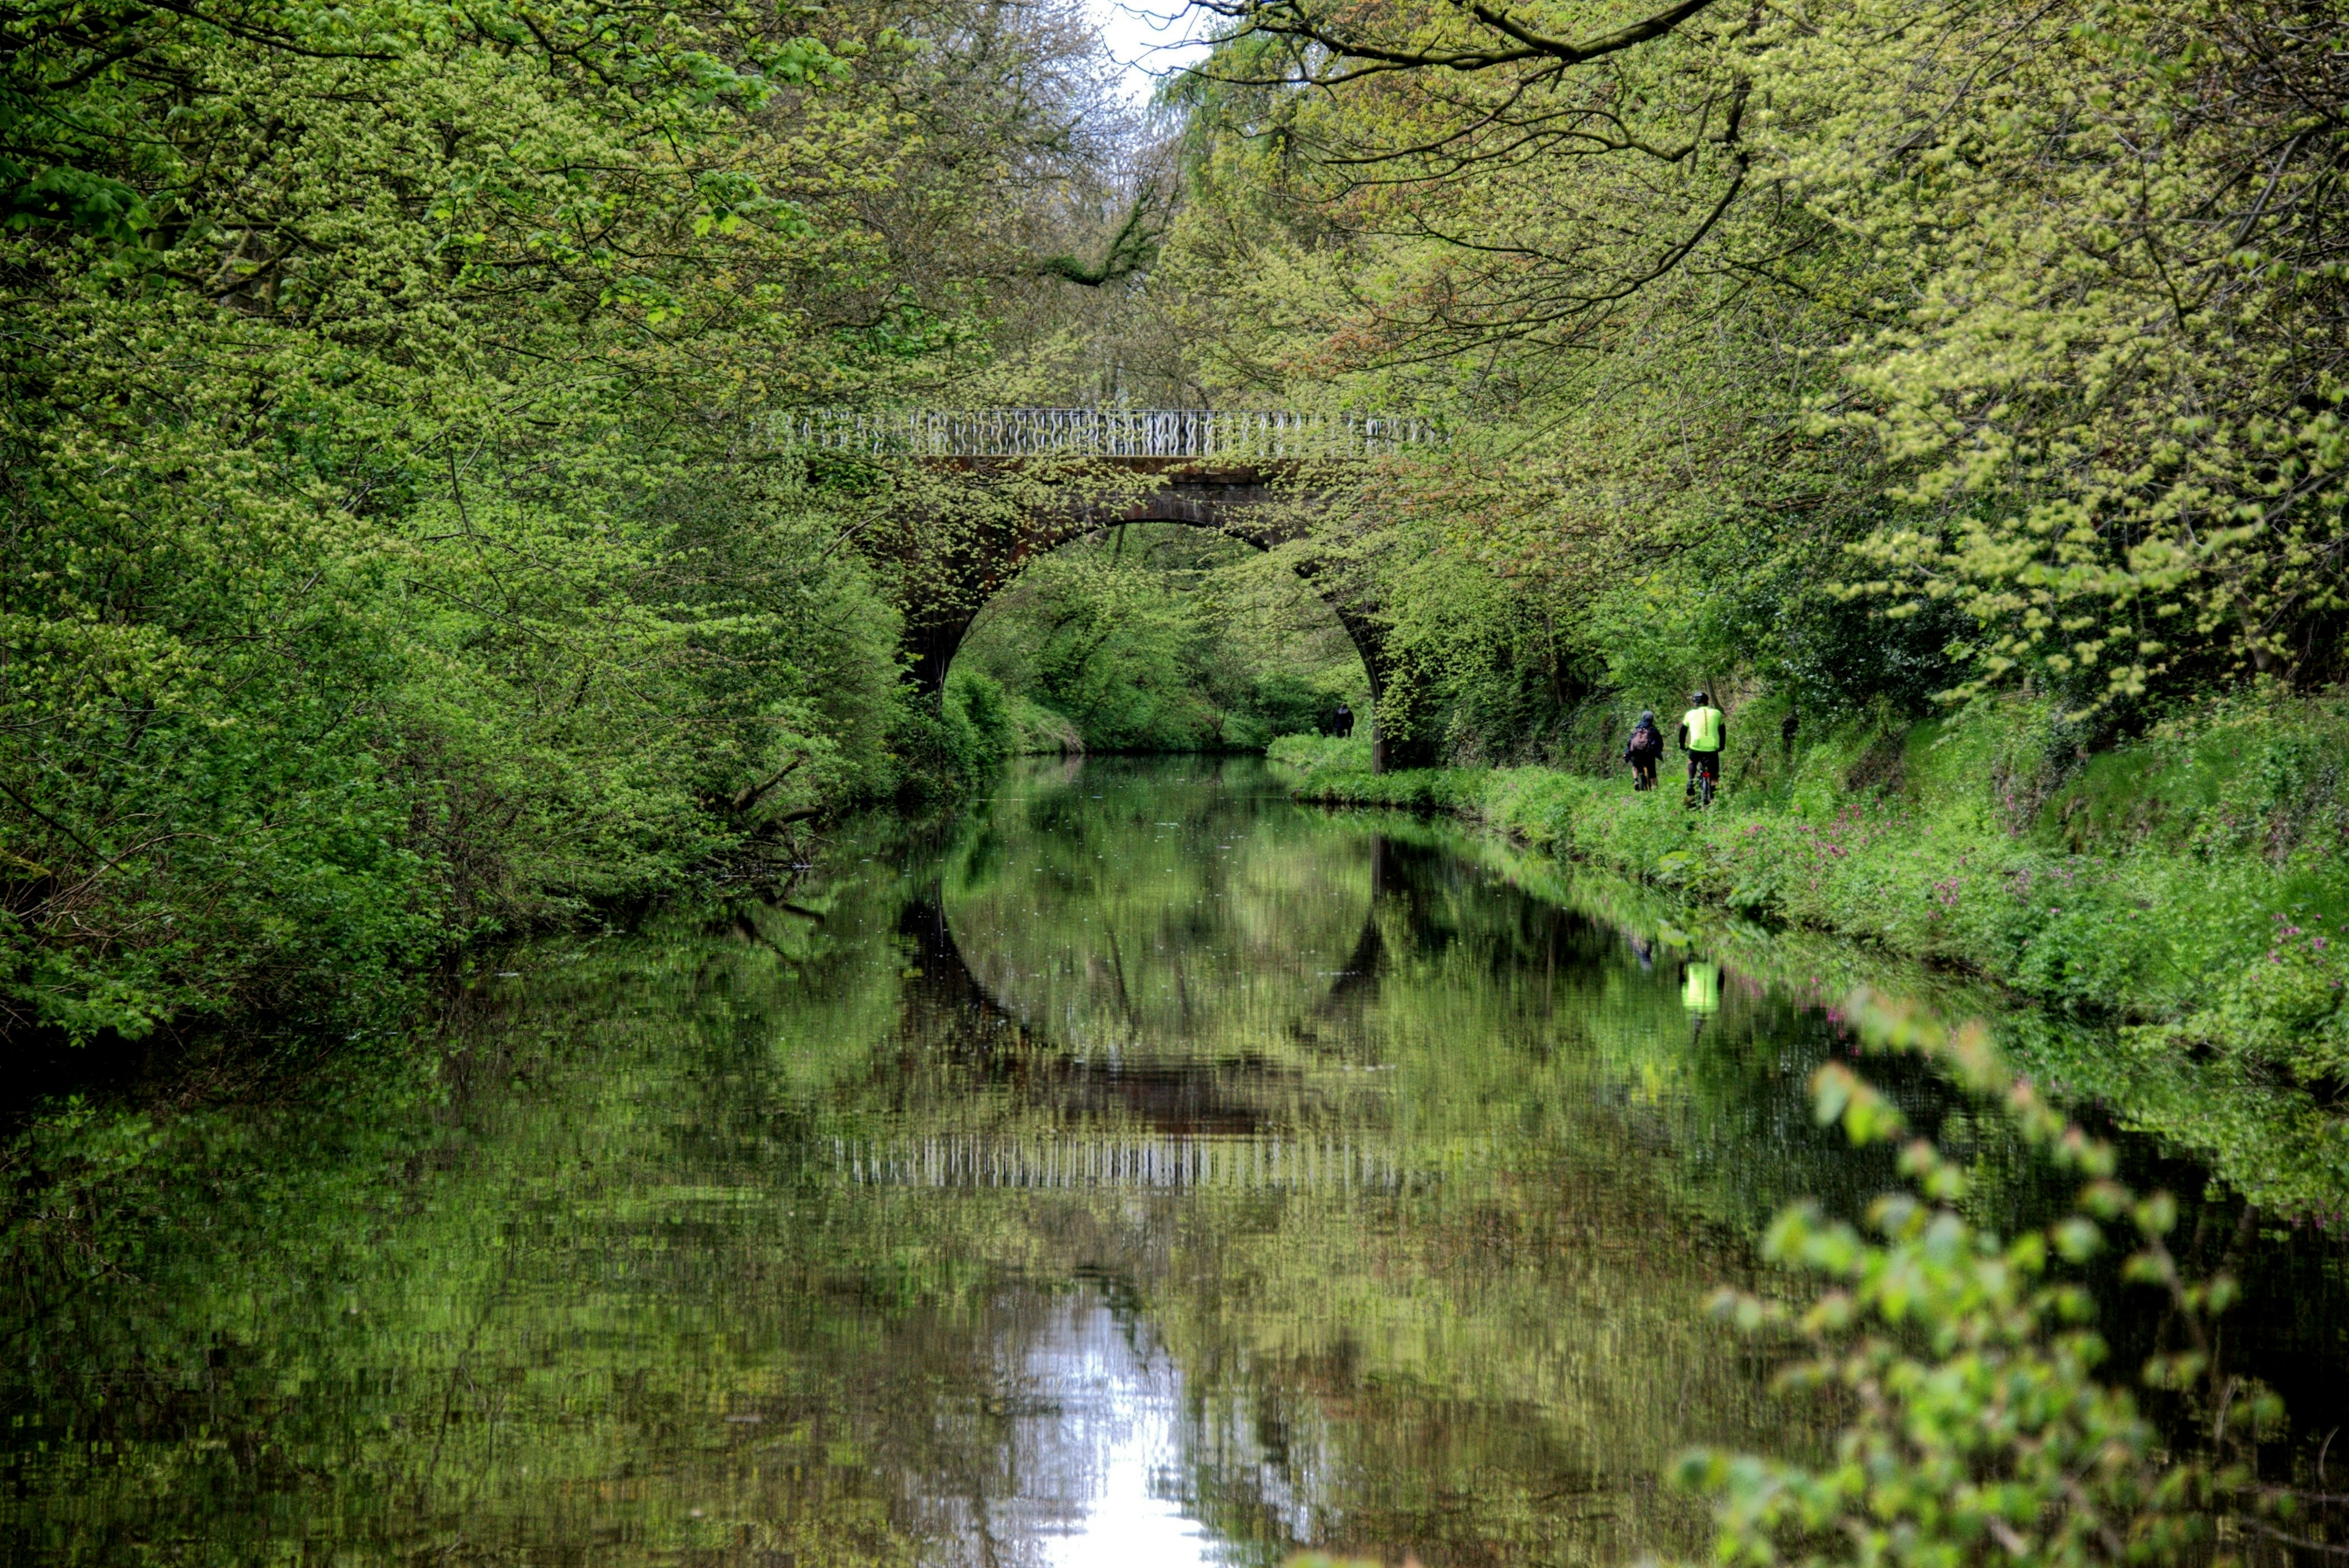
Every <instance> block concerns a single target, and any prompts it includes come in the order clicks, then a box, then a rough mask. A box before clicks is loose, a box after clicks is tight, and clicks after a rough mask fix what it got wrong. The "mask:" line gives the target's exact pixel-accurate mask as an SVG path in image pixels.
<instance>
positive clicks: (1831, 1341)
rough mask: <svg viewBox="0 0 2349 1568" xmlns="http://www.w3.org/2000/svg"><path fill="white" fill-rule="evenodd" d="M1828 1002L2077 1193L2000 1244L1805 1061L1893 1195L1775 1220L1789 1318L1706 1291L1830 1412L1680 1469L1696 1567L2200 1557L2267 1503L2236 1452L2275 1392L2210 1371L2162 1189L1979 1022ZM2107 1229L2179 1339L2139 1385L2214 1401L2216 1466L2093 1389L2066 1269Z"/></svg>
mask: <svg viewBox="0 0 2349 1568" xmlns="http://www.w3.org/2000/svg"><path fill="white" fill-rule="evenodd" d="M1846 1012H1847V1016H1849V1017H1851V1018H1853V1019H1854V1020H1855V1021H1856V1022H1857V1023H1858V1025H1859V1026H1860V1028H1861V1030H1862V1032H1863V1033H1864V1035H1865V1037H1866V1038H1867V1039H1868V1042H1869V1043H1870V1044H1874V1045H1876V1046H1878V1047H1879V1048H1881V1047H1886V1046H1894V1047H1899V1048H1904V1049H1914V1050H1918V1051H1921V1052H1922V1053H1924V1054H1927V1055H1929V1056H1930V1057H1932V1058H1933V1059H1934V1060H1935V1061H1936V1062H1937V1063H1938V1064H1940V1065H1941V1066H1942V1067H1943V1068H1944V1070H1946V1071H1949V1072H1950V1073H1951V1075H1953V1076H1955V1077H1957V1078H1958V1079H1959V1080H1960V1081H1961V1083H1963V1084H1964V1085H1966V1086H1967V1087H1968V1088H1970V1089H1971V1090H1972V1091H1973V1092H1974V1093H1975V1094H1977V1095H1979V1096H1982V1097H1983V1098H1985V1099H1988V1100H1992V1101H1995V1102H1996V1103H1998V1105H1999V1106H2000V1107H2001V1109H2002V1111H2003V1112H2004V1113H2005V1115H2006V1116H2007V1118H2008V1119H2009V1120H2010V1122H2011V1123H2012V1125H2013V1127H2014V1128H2015V1129H2016V1130H2017V1131H2018V1132H2019V1133H2020V1134H2021V1135H2022V1137H2023V1141H2024V1143H2025V1144H2026V1146H2027V1147H2029V1148H2030V1149H2031V1150H2032V1151H2033V1153H2034V1154H2035V1155H2037V1156H2038V1157H2039V1158H2043V1159H2044V1160H2047V1161H2049V1162H2051V1163H2052V1164H2053V1165H2054V1167H2055V1168H2057V1169H2059V1170H2061V1171H2063V1172H2064V1173H2066V1174H2067V1175H2069V1176H2071V1177H2073V1178H2075V1179H2079V1180H2081V1181H2082V1182H2083V1185H2082V1187H2081V1188H2080V1189H2079V1191H2078V1194H2077V1197H2076V1199H2075V1201H2074V1204H2073V1208H2072V1212H2070V1213H2069V1214H2067V1215H2064V1217H2062V1218H2059V1219H2057V1220H2054V1221H2052V1222H2050V1223H2048V1224H2046V1225H2044V1226H2041V1227H2038V1228H2035V1229H2030V1230H2025V1231H2022V1232H2021V1233H2020V1234H2017V1235H2015V1236H2013V1238H2012V1239H2009V1238H2006V1237H2002V1235H2000V1234H1999V1233H1998V1232H1997V1231H1994V1230H1992V1229H1991V1228H1990V1227H1988V1226H1986V1225H1984V1224H1983V1223H1982V1222H1981V1221H1980V1220H1976V1219H1974V1218H1971V1217H1970V1216H1969V1214H1968V1213H1967V1211H1966V1207H1965V1203H1966V1199H1967V1196H1968V1193H1969V1190H1970V1189H1971V1186H1972V1173H1971V1170H1970V1168H1969V1167H1968V1165H1967V1163H1966V1162H1964V1161H1962V1160H1960V1159H1957V1158H1951V1156H1949V1155H1948V1154H1946V1153H1944V1152H1943V1151H1942V1150H1941V1149H1940V1148H1938V1147H1935V1146H1934V1144H1933V1143H1932V1142H1930V1140H1928V1139H1925V1138H1922V1137H1912V1136H1911V1135H1910V1134H1909V1127H1908V1125H1907V1118H1906V1117H1905V1116H1903V1115H1902V1113H1901V1112H1900V1110H1899V1107H1898V1106H1895V1105H1894V1104H1893V1103H1892V1102H1891V1101H1890V1100H1889V1099H1887V1098H1886V1097H1885V1096H1883V1095H1882V1094H1880V1093H1879V1092H1878V1091H1877V1090H1876V1089H1875V1088H1873V1087H1872V1086H1870V1085H1868V1084H1867V1083H1866V1082H1865V1081H1864V1080H1862V1079H1861V1078H1860V1077H1859V1075H1857V1074H1856V1073H1854V1072H1853V1071H1852V1070H1851V1069H1850V1068H1848V1067H1846V1066H1844V1065H1842V1064H1836V1063H1830V1064H1826V1065H1825V1066H1822V1067H1820V1068H1819V1069H1818V1070H1817V1072H1816V1074H1815V1075H1814V1076H1813V1079H1812V1092H1813V1097H1814V1100H1815V1102H1816V1114H1817V1116H1818V1118H1819V1120H1820V1121H1821V1122H1822V1123H1826V1124H1835V1123H1840V1124H1841V1125H1842V1127H1844V1129H1845V1131H1846V1132H1847V1134H1848V1136H1849V1137H1850V1138H1851V1141H1852V1142H1853V1143H1854V1144H1855V1145H1870V1144H1875V1145H1884V1146H1888V1147H1889V1146H1899V1147H1900V1157H1899V1158H1900V1169H1901V1173H1902V1175H1903V1176H1904V1177H1906V1178H1907V1179H1908V1181H1909V1190H1907V1191H1904V1192H1899V1193H1895V1194H1892V1195H1889V1196H1887V1197H1885V1198H1882V1199H1878V1201H1877V1202H1876V1203H1875V1205H1873V1207H1872V1208H1871V1209H1870V1210H1869V1213H1868V1226H1867V1229H1866V1230H1865V1231H1863V1230H1862V1229H1861V1228H1859V1227H1857V1226H1854V1225H1852V1224H1850V1223H1847V1222H1845V1221H1841V1220H1829V1219H1827V1218H1826V1217H1825V1216H1823V1215H1822V1214H1821V1213H1820V1212H1819V1211H1818V1210H1816V1208H1814V1207H1811V1206H1808V1205H1801V1206H1796V1207H1795V1208H1791V1209H1789V1210H1785V1212H1783V1213H1782V1214H1781V1215H1780V1216H1779V1217H1778V1220H1777V1221H1776V1222H1775V1224H1774V1225H1773V1226H1772V1227H1771V1229H1770V1232H1769V1235H1768V1238H1767V1240H1766V1242H1765V1248H1766V1250H1767V1251H1768V1253H1769V1255H1770V1256H1771V1257H1772V1258H1774V1259H1775V1260H1776V1261H1778V1262H1784V1263H1787V1264H1790V1265H1793V1266H1794V1267H1795V1268H1797V1269H1800V1270H1802V1271H1803V1272H1806V1273H1809V1274H1813V1275H1816V1276H1820V1277H1822V1278H1824V1279H1825V1280H1826V1282H1827V1285H1826V1290H1825V1291H1824V1293H1822V1294H1820V1295H1819V1296H1818V1297H1817V1298H1816V1300H1815V1301H1814V1302H1812V1303H1811V1304H1810V1305H1809V1306H1808V1307H1807V1308H1806V1309H1804V1310H1801V1311H1799V1312H1797V1311H1795V1310H1794V1309H1793V1308H1791V1307H1789V1306H1788V1305H1786V1304H1785V1303H1782V1302H1780V1301H1776V1300H1772V1299H1765V1298H1764V1297H1760V1296H1756V1295H1752V1294H1741V1293H1723V1296H1722V1297H1720V1298H1719V1299H1718V1300H1717V1302H1716V1310H1717V1311H1718V1312H1719V1313H1720V1314H1721V1315H1722V1316H1723V1317H1724V1318H1728V1319H1730V1320H1733V1321H1734V1322H1735V1323H1736V1324H1738V1325H1739V1326H1740V1327H1741V1328H1744V1329H1745V1330H1747V1331H1748V1332H1755V1333H1761V1332H1767V1333H1771V1334H1777V1335H1782V1336H1791V1337H1793V1338H1795V1339H1796V1340H1797V1341H1798V1342H1800V1343H1802V1344H1803V1345H1805V1346H1806V1349H1807V1351H1808V1356H1807V1358H1806V1359H1805V1360H1801V1361H1798V1362H1796V1363H1795V1364H1794V1365H1793V1366H1790V1367H1788V1368H1787V1370H1786V1371H1785V1373H1783V1374H1782V1375H1781V1378H1780V1382H1781V1385H1782V1386H1785V1387H1786V1388H1788V1389H1791V1390H1797V1391H1807V1392H1811V1393H1814V1394H1816V1395H1819V1396H1821V1397H1825V1398H1826V1399H1828V1400H1831V1401H1832V1402H1833V1404H1834V1406H1835V1407H1837V1408H1839V1409H1842V1410H1846V1411H1847V1412H1849V1415H1848V1417H1847V1422H1846V1425H1845V1426H1844V1428H1843V1431H1842V1433H1841V1434H1840V1436H1839V1437H1838V1438H1837V1444H1836V1450H1835V1455H1834V1458H1833V1459H1832V1460H1831V1461H1830V1462H1828V1463H1826V1464H1823V1465H1812V1464H1804V1463H1799V1462H1790V1461H1787V1460H1785V1459H1765V1458H1759V1457H1754V1456H1746V1455H1735V1454H1731V1453H1728V1452H1724V1451H1720V1450H1711V1451H1701V1452H1697V1453H1694V1454H1692V1455H1690V1456H1688V1457H1687V1458H1686V1459H1683V1460H1682V1464H1681V1466H1680V1469H1679V1477H1680V1480H1681V1481H1682V1484H1684V1485H1688V1486H1692V1487H1694V1488H1697V1489H1700V1490H1704V1491H1707V1492H1710V1493H1712V1494H1713V1496H1714V1497H1715V1499H1716V1510H1717V1517H1718V1519H1719V1521H1720V1526H1721V1530H1720V1536H1719V1539H1718V1541H1717V1542H1716V1544H1715V1547H1714V1552H1713V1557H1714V1560H1715V1561H1717V1562H1720V1563H1757V1564H1759V1563H1782V1562H1786V1561H1789V1560H1794V1561H1801V1562H1806V1563H1839V1562H1850V1563H1915V1564H1948V1563H1972V1562H1983V1563H1989V1562H2011V1563H2054V1564H2075V1563H2116V1562H2151V1563H2168V1562H2178V1561H2186V1560H2189V1559H2191V1558H2193V1557H2194V1556H2195V1555H2196V1554H2198V1553H2199V1552H2201V1551H2202V1550H2204V1549H2205V1547H2206V1544H2207V1543H2208V1542H2209V1541H2210V1540H2211V1539H2212V1536H2213V1533H2214V1532H2213V1529H2212V1516H2213V1515H2214V1514H2216V1513H2219V1512H2223V1511H2230V1510H2236V1509H2240V1510H2243V1511H2246V1512H2254V1511H2256V1512H2269V1511H2274V1510H2276V1509H2278V1508H2279V1507H2280V1506H2283V1505H2284V1502H2285V1500H2281V1499H2279V1498H2277V1497H2276V1496H2274V1495H2273V1494H2266V1495H2261V1496H2255V1495H2254V1494H2253V1493H2252V1490H2251V1479H2252V1471H2251V1468H2250V1466H2249V1465H2248V1464H2246V1463H2244V1462H2243V1461H2242V1460H2241V1459H2240V1458H2238V1456H2239V1455H2241V1454H2244V1453H2246V1452H2248V1450H2249V1449H2250V1446H2251V1444H2253V1443H2255V1442H2256V1441H2257V1440H2258V1438H2259V1437H2260V1435H2261V1431H2262V1429H2263V1428H2274V1427H2276V1426H2277V1425H2278V1423H2279V1422H2280V1420H2281V1417H2282V1401H2281V1400H2279V1399H2278V1398H2277V1397H2275V1395H2274V1394H2273V1393H2272V1392H2271V1391H2270V1390H2268V1389H2267V1388H2265V1387H2263V1386H2260V1385H2259V1384H2258V1383H2257V1382H2256V1381H2255V1380H2251V1381H2246V1380H2242V1379H2240V1378H2238V1377H2236V1376H2232V1375H2231V1374H2229V1373H2227V1372H2226V1370H2225V1369H2224V1368H2223V1367H2222V1366H2221V1365H2220V1359H2219V1357H2218V1355H2217V1336H2216V1334H2215V1332H2214V1324H2215V1320H2216V1319H2217V1318H2218V1317H2219V1316H2220V1314H2223V1313H2224V1312H2225V1311H2226V1310H2227V1308H2228V1306H2229V1305H2230V1303H2232V1302H2233V1301H2234V1300H2235V1299H2236V1297H2237V1295H2238V1294H2239V1291H2238V1288H2237V1286H2236V1284H2235V1282H2234V1281H2233V1280H2232V1279H2230V1278H2229V1277H2227V1276H2225V1275H2223V1274H2222V1275H2218V1276H2215V1277H2213V1278H2211V1279H2209V1280H2207V1281H2189V1280H2187V1279H2186V1278H2184V1277H2183V1276H2182V1275H2181V1274H2180V1272H2179V1270H2178V1263H2177V1262H2176V1260H2175V1259H2174V1258H2173V1257H2172V1255H2171V1253H2170V1251H2169V1250H2168V1243H2167V1241H2166V1238H2167V1236H2168V1233H2169V1231H2171V1229H2172V1228H2173V1227H2174V1226H2175V1224H2176V1221H2177V1218H2178V1209H2177V1205H2176V1204H2175V1202H2174V1201H2173V1200H2172V1199H2170V1198H2169V1196H2168V1194H2167V1193H2162V1192H2155V1193H2149V1194H2146V1193H2139V1192H2137V1191H2133V1190H2132V1189H2129V1188H2128V1187H2127V1186H2125V1185H2124V1184H2123V1183H2121V1182H2119V1181H2117V1180H2116V1179H2114V1171H2115V1168H2116V1160H2115V1158H2114V1153H2113V1150H2112V1148H2111V1147H2110V1146H2108V1145H2106V1144H2105V1143H2103V1142H2101V1141H2100V1140H2098V1139H2095V1138H2093V1137H2089V1136H2087V1135H2086V1134H2085V1133H2084V1132H2083V1131H2082V1130H2081V1129H2080V1127H2078V1126H2077V1125H2076V1124H2075V1123H2073V1122H2071V1121H2069V1120H2067V1119H2066V1118H2065V1117H2064V1116H2063V1115H2062V1114H2060V1113H2059V1112H2058V1111H2057V1110H2055V1109H2054V1107H2053V1106H2051V1105H2050V1103H2049V1102H2048V1100H2047V1098H2046V1097H2045V1096H2044V1093H2043V1092H2042V1091H2040V1090H2038V1089H2036V1088H2034V1087H2033V1085H2032V1084H2031V1083H2030V1082H2029V1081H2028V1080H2025V1079H2022V1078H2018V1077H2016V1076H2015V1075H2013V1073H2012V1072H2011V1071H2009V1070H2008V1069H2007V1068H2006V1066H2005V1065H2004V1064H2002V1061H2001V1059H2000V1058H1999V1057H1998V1055H1997V1054H1996V1053H1995V1052H1994V1050H1993V1049H1992V1046H1991V1044H1990V1042H1989V1039H1988V1036H1987V1033H1986V1032H1985V1031H1983V1030H1982V1027H1981V1026H1980V1025H1979V1024H1971V1025H1968V1026H1965V1027H1962V1028H1960V1029H1957V1030H1946V1029H1944V1028H1943V1027H1942V1026H1941V1025H1940V1024H1939V1023H1937V1022H1935V1021H1934V1020H1932V1019H1931V1018H1930V1016H1928V1015H1923V1014H1920V1012H1918V1011H1917V1010H1916V1009H1914V1008H1913V1007H1903V1006H1900V1005H1898V1004H1894V1003H1891V1002H1887V1001H1886V1000H1885V999H1883V998H1881V997H1878V996H1874V995H1871V994H1868V993H1862V994H1860V995H1858V996H1856V997H1854V998H1853V999H1852V1000H1851V1002H1848V1003H1847V1007H1846ZM2116 1236H2117V1237H2118V1238H2119V1243H2118V1244H2119V1245H2120V1246H2121V1247H2124V1248H2128V1249H2132V1251H2130V1254H2129V1256H2128V1257H2127V1262H2125V1263H2124V1264H2123V1266H2122V1272H2123V1274H2124V1276H2125V1277H2126V1278H2127V1279H2128V1280H2130V1281H2132V1282H2139V1283H2142V1284H2147V1285H2151V1286H2155V1287H2157V1288H2159V1289H2161V1290H2163V1291H2165V1292H2166V1293H2168V1297H2169V1302H2170V1306H2171V1308H2172V1311H2173V1314H2174V1321H2175V1323H2176V1324H2178V1327H2179V1329H2180V1330H2181V1331H2182V1332H2181V1334H2180V1335H2179V1341H2180V1342H2179V1343H2177V1344H2175V1345H2172V1346H2166V1347H2165V1348H2164V1349H2162V1350H2160V1351H2158V1352H2157V1353H2156V1354H2155V1355H2153V1356H2152V1357H2151V1358H2150V1359H2149V1360H2148V1361H2147V1364H2146V1366H2145V1367H2144V1368H2143V1373H2142V1376H2143V1381H2144V1382H2145V1384H2146V1385H2147V1386H2150V1387H2152V1388H2155V1389H2161V1390H2169V1391H2194V1392H2198V1393H2202V1394H2204V1395H2206V1396H2207V1397H2209V1403H2210V1405H2211V1407H2213V1409H2214V1411H2215V1414H2214V1415H2213V1416H2212V1417H2210V1424H2211V1428H2212V1430H2213V1434H2214V1436H2215V1437H2216V1438H2218V1439H2219V1441H2220V1445H2221V1446H2220V1452H2219V1455H2218V1456H2217V1458H2216V1459H2215V1461H2214V1460H2212V1459H2199V1458H2194V1457H2187V1456H2179V1455H2176V1454H2173V1453H2171V1452H2170V1451H2168V1448H2167V1446H2166V1445H2165V1444H2163V1443H2162V1442H2161V1440H2160V1438H2159V1436H2158V1433H2157V1431H2156V1429H2155V1427H2154V1425H2153V1423H2152V1422H2151V1421H2150V1420H2148V1419H2147V1417H2146V1415H2145V1414H2144V1413H2143V1412H2142V1411H2141V1409H2140V1407H2139V1406H2138V1403H2137V1399H2136V1398H2135V1397H2134V1396H2133V1395H2131V1394H2130V1393H2129V1392H2128V1391H2127V1390H2126V1389H2124V1388H2119V1387H2115V1386H2110V1385H2108V1384H2106V1383H2104V1382H2102V1381H2100V1380H2099V1373H2100V1371H2101V1369H2102V1364H2103V1363H2104V1362H2105V1360H2106V1354H2107V1353H2106V1344H2105V1341H2104V1339H2103V1338H2102V1336H2100V1335H2099V1334H2097V1333H2096V1332H2095V1328H2094V1327H2093V1326H2092V1322H2091V1320H2092V1318H2093V1315H2094V1303H2093V1301H2092V1299H2091V1298H2090V1296H2089V1294H2088V1293H2087V1291H2086V1289H2085V1287H2084V1286H2083V1285H2082V1284H2080V1283H2078V1282H2074V1281H2073V1280H2067V1279H2065V1278H2064V1274H2065V1272H2068V1271H2072V1270H2076V1269H2077V1268H2078V1267H2079V1266H2080V1265H2082V1264H2084V1263H2085V1262H2088V1261H2089V1260H2090V1259H2091V1258H2093V1257H2095V1255H2096V1254H2097V1253H2099V1252H2100V1251H2103V1250H2104V1249H2106V1247H2107V1246H2111V1245H2113V1244H2114V1241H2115V1238H2116ZM2230 1522H2236V1523H2238V1524H2239V1525H2240V1523H2241V1522H2243V1521H2230ZM2249 1522H2250V1523H2251V1526H2252V1527H2253V1528H2261V1525H2262V1521H2259V1520H2257V1519H2256V1518H2253V1519H2251V1520H2250V1521H2249Z"/></svg>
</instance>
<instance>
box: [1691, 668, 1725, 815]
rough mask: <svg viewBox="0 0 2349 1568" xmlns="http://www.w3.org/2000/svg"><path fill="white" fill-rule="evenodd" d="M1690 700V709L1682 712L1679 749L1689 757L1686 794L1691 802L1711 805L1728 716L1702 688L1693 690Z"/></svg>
mask: <svg viewBox="0 0 2349 1568" xmlns="http://www.w3.org/2000/svg"><path fill="white" fill-rule="evenodd" d="M1689 701H1690V704H1691V706H1690V708H1689V711H1687V712H1686V713H1683V714H1682V715H1681V750H1682V751H1683V752H1686V753H1688V760H1689V782H1688V798H1689V800H1690V801H1691V802H1692V804H1696V805H1711V804H1712V801H1713V791H1714V790H1716V789H1718V788H1720V787H1721V753H1722V748H1723V747H1724V746H1726V745H1728V744H1729V720H1728V717H1727V715H1725V714H1723V712H1722V711H1721V710H1720V709H1718V708H1716V707H1714V706H1713V698H1712V697H1711V696H1710V695H1709V694H1707V693H1705V692H1702V691H1699V692H1696V693H1695V694H1694V695H1692V697H1691V698H1690V699H1689Z"/></svg>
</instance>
